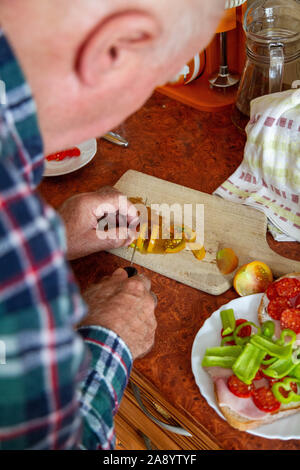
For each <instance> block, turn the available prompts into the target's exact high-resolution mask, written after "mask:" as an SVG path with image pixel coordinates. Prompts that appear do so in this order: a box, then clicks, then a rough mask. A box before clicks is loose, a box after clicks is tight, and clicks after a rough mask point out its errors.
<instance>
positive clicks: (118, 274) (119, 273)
mask: <svg viewBox="0 0 300 470" xmlns="http://www.w3.org/2000/svg"><path fill="white" fill-rule="evenodd" d="M112 277H113V278H118V279H119V280H120V281H122V280H124V281H125V280H126V279H128V274H127V272H126V271H125V269H123V268H118V269H116V271H114V272H113V273H112Z"/></svg>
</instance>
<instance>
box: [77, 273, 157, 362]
mask: <svg viewBox="0 0 300 470" xmlns="http://www.w3.org/2000/svg"><path fill="white" fill-rule="evenodd" d="M150 287H151V283H150V281H149V279H147V278H146V277H145V276H142V275H140V276H139V275H138V276H135V277H133V278H131V279H128V277H127V273H126V271H125V270H124V269H121V268H119V269H117V270H116V271H115V272H114V273H113V275H112V276H111V277H105V278H103V280H102V281H101V282H100V283H99V284H97V285H94V286H92V287H90V288H89V289H88V290H87V291H86V292H85V294H84V295H83V297H84V299H85V301H86V303H87V304H88V306H89V314H88V316H87V317H86V318H85V319H84V320H83V322H82V323H81V324H80V325H79V326H87V325H99V326H103V327H105V328H108V329H109V330H112V331H114V332H115V333H117V334H118V335H119V336H120V337H121V338H122V339H123V341H125V343H126V344H127V346H128V347H129V349H130V351H131V354H132V357H133V359H136V358H138V357H141V356H143V355H145V354H147V353H148V352H149V351H150V349H151V348H152V346H153V344H154V336H155V330H156V326H157V323H156V319H155V315H154V309H155V307H156V300H155V299H156V297H155V295H154V294H152V293H151V291H150Z"/></svg>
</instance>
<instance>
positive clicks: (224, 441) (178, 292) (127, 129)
mask: <svg viewBox="0 0 300 470" xmlns="http://www.w3.org/2000/svg"><path fill="white" fill-rule="evenodd" d="M230 114H231V113H230V111H228V112H222V113H214V114H211V113H205V112H200V111H197V110H195V109H193V108H190V107H188V106H185V105H183V104H181V103H179V102H177V101H174V100H171V99H169V98H167V97H166V96H163V95H161V94H159V93H157V92H156V93H154V95H153V96H152V97H151V98H150V99H149V100H148V102H147V103H146V104H145V105H144V106H143V108H142V109H141V110H139V111H138V112H137V113H136V114H134V115H133V116H131V117H130V118H129V119H128V120H127V121H126V122H125V123H124V124H123V125H122V126H120V127H119V128H118V129H117V132H119V133H120V134H121V135H122V136H123V137H125V138H126V139H127V140H128V141H129V142H130V146H129V147H128V148H127V149H124V148H120V147H117V146H115V145H113V144H110V143H108V142H106V141H104V140H98V151H97V155H96V156H95V158H94V159H93V160H92V161H91V162H90V163H89V164H88V165H86V166H85V167H83V168H82V169H80V170H78V171H76V172H74V173H70V174H68V175H64V176H59V177H55V178H52V177H51V178H45V179H44V181H43V182H42V184H41V186H40V192H41V194H42V195H43V197H44V198H45V199H46V200H47V201H48V202H49V203H50V204H51V205H52V206H54V207H55V208H56V207H58V206H59V205H60V204H61V203H62V202H63V201H64V200H65V199H67V198H68V197H70V196H72V195H74V194H76V193H79V192H87V191H94V190H97V189H98V188H99V187H101V186H104V185H111V186H112V185H114V184H115V183H116V182H117V181H118V179H119V178H120V177H121V176H122V175H123V174H124V173H125V172H126V171H127V170H129V169H133V170H138V171H141V172H144V173H147V174H150V175H153V176H156V177H158V178H162V179H164V180H168V181H171V182H173V183H177V184H181V185H183V186H187V187H190V188H193V189H197V190H200V191H203V192H206V193H212V192H213V191H214V190H215V189H216V188H217V187H218V186H219V185H220V184H221V183H222V182H223V181H225V180H226V179H227V178H228V177H229V176H230V175H231V174H232V173H233V172H234V170H235V169H236V168H237V167H238V165H239V164H240V163H241V161H242V158H243V150H244V145H245V136H244V135H243V134H241V133H240V132H239V131H238V130H237V129H236V128H235V127H234V125H233V124H232V122H231V118H230ZM267 239H268V242H269V244H270V246H271V248H273V249H274V250H275V251H277V252H278V253H280V254H281V255H283V256H286V257H289V258H291V259H295V260H298V261H300V244H299V243H280V244H279V243H276V242H274V241H273V240H272V239H271V237H269V236H268V237H267ZM126 264H127V263H126V261H124V260H121V259H120V258H117V257H116V256H113V255H111V254H108V253H98V254H95V255H91V256H88V257H86V258H83V259H80V260H77V261H75V262H73V263H72V266H73V269H74V273H75V275H76V277H77V280H78V283H79V285H80V287H81V289H82V290H84V289H86V287H87V286H88V285H89V284H91V283H94V282H96V281H97V280H99V279H100V278H101V277H102V276H104V275H106V274H110V273H111V272H112V271H113V270H114V269H116V268H117V267H119V266H125V265H126ZM139 270H140V272H145V273H146V274H147V275H148V276H149V277H150V279H151V281H152V289H153V291H154V292H155V293H156V294H157V297H158V299H159V303H158V307H157V310H156V316H157V321H158V328H157V333H156V342H155V346H154V348H153V349H152V351H151V352H150V353H149V354H148V355H147V356H146V357H145V358H143V359H139V360H137V361H135V363H134V370H135V371H136V372H137V373H138V374H139V376H143V377H145V379H146V380H147V381H148V382H150V383H151V384H153V386H154V387H155V388H156V389H157V390H159V392H160V393H161V395H162V396H163V397H164V399H166V400H167V401H168V402H169V403H170V404H172V406H174V407H175V408H177V409H180V410H181V411H182V412H183V413H185V414H186V415H187V416H190V417H191V419H192V420H193V422H194V423H196V424H197V423H199V425H201V427H202V429H203V428H205V429H207V430H208V432H209V433H210V434H211V435H212V436H214V440H215V441H216V442H217V443H218V444H219V446H220V447H221V448H223V449H245V450H246V449H247V450H249V449H268V450H271V449H295V450H296V449H300V442H298V441H297V440H288V441H281V440H274V439H264V438H260V437H256V436H253V435H251V434H249V433H245V432H240V431H237V430H235V429H233V428H232V427H230V426H229V425H228V424H227V423H226V422H225V421H224V420H222V419H221V418H220V417H219V416H218V415H217V414H216V413H215V412H214V411H213V410H212V408H210V406H209V405H208V404H207V402H206V400H205V399H204V398H203V397H202V396H201V394H200V393H199V390H198V387H197V386H196V384H195V382H194V378H193V374H192V371H191V360H190V356H191V348H192V344H193V340H194V338H195V335H196V333H197V332H198V330H199V328H201V326H202V325H203V323H204V321H205V320H206V319H207V318H208V317H209V316H210V315H211V314H212V313H213V312H214V311H215V310H217V309H218V308H219V307H220V306H222V305H223V304H225V303H227V302H229V301H230V300H232V299H234V298H236V297H237V295H236V293H235V292H234V290H233V289H230V290H229V291H227V292H226V293H225V294H223V295H220V296H217V297H215V296H212V295H209V294H206V293H204V292H201V291H198V290H195V289H192V288H190V287H187V286H185V285H183V284H179V283H178V282H176V281H173V280H171V279H168V278H165V277H164V276H161V275H159V274H156V273H154V272H151V271H148V270H147V269H145V268H139Z"/></svg>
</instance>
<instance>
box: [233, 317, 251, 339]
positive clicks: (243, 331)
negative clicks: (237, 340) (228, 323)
mask: <svg viewBox="0 0 300 470" xmlns="http://www.w3.org/2000/svg"><path fill="white" fill-rule="evenodd" d="M246 321H247V320H244V319H243V318H240V319H239V320H237V321H236V326H239V325H241V324H242V323H245V322H246ZM251 330H252V328H251V326H250V325H246V326H244V328H241V329H240V331H239V332H238V336H240V337H241V338H245V337H247V336H250V335H251Z"/></svg>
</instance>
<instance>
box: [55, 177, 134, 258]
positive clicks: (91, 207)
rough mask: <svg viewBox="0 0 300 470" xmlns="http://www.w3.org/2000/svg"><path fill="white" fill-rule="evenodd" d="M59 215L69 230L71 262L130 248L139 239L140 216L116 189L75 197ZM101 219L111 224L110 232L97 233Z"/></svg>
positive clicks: (59, 210) (68, 244) (60, 209)
mask: <svg viewBox="0 0 300 470" xmlns="http://www.w3.org/2000/svg"><path fill="white" fill-rule="evenodd" d="M58 212H59V214H60V215H61V217H62V218H63V220H64V223H65V227H66V233H67V257H68V259H69V260H73V259H76V258H81V257H83V256H86V255H89V254H91V253H95V252H97V251H102V250H110V249H113V248H119V247H121V246H128V245H130V243H131V242H132V241H133V240H134V239H135V228H136V226H137V224H138V220H139V219H138V212H137V210H136V208H135V206H134V205H133V204H131V202H130V201H128V200H127V198H126V196H124V195H123V194H122V193H120V192H119V191H117V190H116V189H114V188H111V187H108V186H107V187H104V188H101V189H100V190H99V191H95V192H92V193H83V194H78V195H76V196H73V197H71V198H70V199H68V200H67V201H65V202H64V203H63V204H62V206H61V207H60V208H59V209H58ZM108 215H109V217H107V216H108ZM101 218H103V220H104V221H105V220H110V221H111V224H110V225H109V226H108V227H106V229H108V230H107V231H104V230H103V231H101V230H97V227H98V221H99V219H101ZM115 221H117V222H119V223H120V226H119V227H116V226H115ZM128 226H129V227H128ZM113 227H115V228H113ZM131 228H132V229H131Z"/></svg>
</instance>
